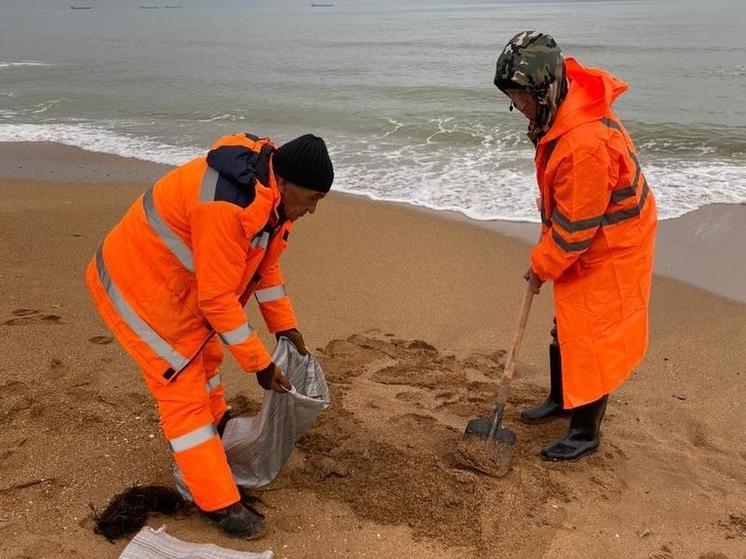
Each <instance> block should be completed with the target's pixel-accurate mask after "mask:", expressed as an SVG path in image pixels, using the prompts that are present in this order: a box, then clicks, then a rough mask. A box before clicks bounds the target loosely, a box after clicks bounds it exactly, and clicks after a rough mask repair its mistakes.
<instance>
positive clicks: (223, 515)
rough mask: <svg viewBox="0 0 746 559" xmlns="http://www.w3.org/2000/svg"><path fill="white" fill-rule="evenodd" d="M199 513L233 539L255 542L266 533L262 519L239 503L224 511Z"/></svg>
mask: <svg viewBox="0 0 746 559" xmlns="http://www.w3.org/2000/svg"><path fill="white" fill-rule="evenodd" d="M200 513H201V514H202V515H203V516H205V517H206V518H207V519H208V520H209V521H210V522H212V523H213V524H216V525H217V526H218V527H220V528H222V530H223V531H224V532H225V533H226V534H228V535H229V536H233V537H235V538H242V539H245V540H255V539H258V538H261V537H262V536H263V535H264V534H265V533H266V532H267V528H266V527H265V525H264V520H263V519H262V517H261V516H259V515H258V514H256V513H253V512H251V511H250V510H249V509H247V508H246V507H245V506H243V504H241V502H240V501H239V502H237V503H233V504H232V505H229V506H227V507H225V508H224V509H219V510H216V511H211V512H205V511H200Z"/></svg>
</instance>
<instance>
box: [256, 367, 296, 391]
mask: <svg viewBox="0 0 746 559" xmlns="http://www.w3.org/2000/svg"><path fill="white" fill-rule="evenodd" d="M256 381H257V382H258V383H259V386H261V387H262V388H264V390H272V391H274V392H279V393H281V394H282V393H283V392H290V390H292V388H293V387H292V386H291V385H290V383H289V382H288V379H286V378H285V375H284V374H282V369H280V368H279V367H278V366H277V365H275V364H274V363H270V364H269V365H268V366H267V367H266V368H265V369H263V370H261V371H259V372H258V373H257V374H256Z"/></svg>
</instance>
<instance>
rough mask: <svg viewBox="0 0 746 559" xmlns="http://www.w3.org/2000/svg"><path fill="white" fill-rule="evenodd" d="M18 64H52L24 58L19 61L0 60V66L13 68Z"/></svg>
mask: <svg viewBox="0 0 746 559" xmlns="http://www.w3.org/2000/svg"><path fill="white" fill-rule="evenodd" d="M18 66H52V65H51V64H47V63H46V62H37V61H35V60H25V61H21V62H3V61H2V60H0V68H15V67H18Z"/></svg>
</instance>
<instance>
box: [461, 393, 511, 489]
mask: <svg viewBox="0 0 746 559" xmlns="http://www.w3.org/2000/svg"><path fill="white" fill-rule="evenodd" d="M503 407H504V404H503V405H502V406H500V405H498V406H496V407H495V411H494V412H493V413H492V417H490V418H489V419H486V418H480V419H472V420H471V421H469V423H468V424H467V425H466V431H465V432H464V435H463V437H461V441H460V442H459V444H458V448H457V449H456V459H457V460H458V461H459V462H460V463H461V465H463V466H465V467H467V468H469V469H471V470H474V471H476V472H479V473H482V474H486V475H488V476H491V477H497V478H499V477H503V476H504V475H505V474H507V473H508V471H510V464H511V462H512V459H513V445H515V443H516V441H517V440H518V438H517V437H516V435H515V433H514V432H513V431H512V430H511V429H509V428H507V427H503V426H502V425H500V422H501V421H502V410H503Z"/></svg>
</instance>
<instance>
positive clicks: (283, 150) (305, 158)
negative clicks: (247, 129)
mask: <svg viewBox="0 0 746 559" xmlns="http://www.w3.org/2000/svg"><path fill="white" fill-rule="evenodd" d="M272 163H273V165H274V170H275V173H277V174H278V175H279V176H280V177H282V178H283V179H285V180H286V181H290V182H292V183H293V184H297V185H298V186H302V187H303V188H308V189H310V190H316V191H317V192H329V189H330V188H331V187H332V181H333V180H334V168H333V167H332V160H331V159H330V158H329V152H328V151H327V150H326V144H325V143H324V140H322V139H321V138H319V137H318V136H314V135H313V134H304V135H303V136H301V137H299V138H296V139H295V140H291V141H289V142H288V143H286V144H283V145H281V146H280V147H279V148H277V149H276V150H275V154H274V156H273V158H272Z"/></svg>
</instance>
